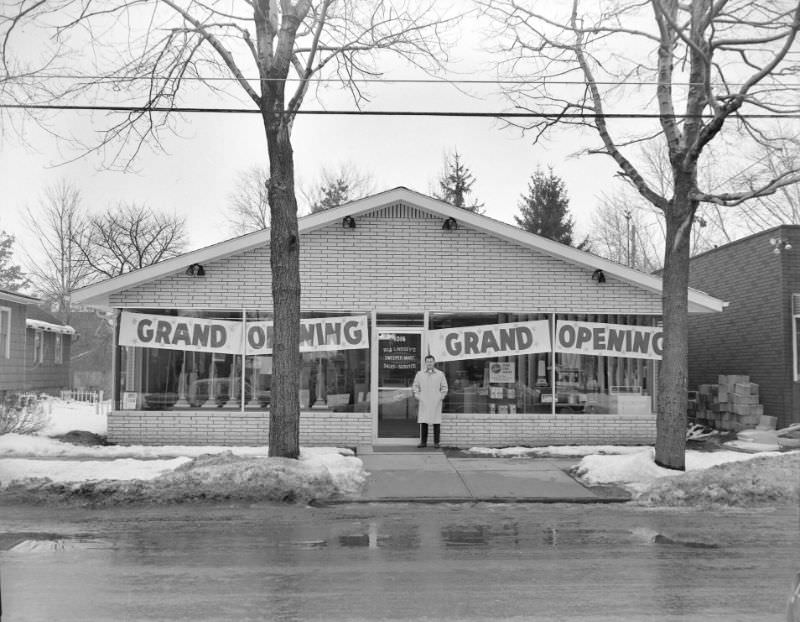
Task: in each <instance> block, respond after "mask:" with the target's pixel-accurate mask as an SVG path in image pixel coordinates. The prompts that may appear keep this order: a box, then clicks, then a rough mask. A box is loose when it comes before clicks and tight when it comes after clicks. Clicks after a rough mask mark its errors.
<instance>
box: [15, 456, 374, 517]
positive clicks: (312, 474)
mask: <svg viewBox="0 0 800 622" xmlns="http://www.w3.org/2000/svg"><path fill="white" fill-rule="evenodd" d="M77 449H87V448H80V447H79V448H77ZM88 449H92V448H88ZM95 449H109V448H102V447H101V448H95ZM128 449H130V448H128ZM191 449H193V450H196V449H198V448H191ZM250 449H254V448H250ZM258 450H259V452H260V454H259V455H235V454H234V453H233V452H232V451H230V450H226V451H223V452H218V453H214V454H205V455H200V456H197V457H194V458H191V457H189V456H180V457H175V458H172V459H169V460H163V459H152V458H148V459H135V458H117V459H106V460H75V459H53V458H50V459H43V460H35V459H30V458H4V459H0V494H2V496H3V498H6V499H11V500H21V501H50V500H78V501H82V502H85V501H88V502H92V503H123V502H125V503H126V502H131V501H142V502H170V503H174V502H183V501H189V500H193V499H208V500H226V499H245V500H253V501H255V500H277V501H295V500H305V501H308V500H330V499H334V498H341V497H346V496H350V495H355V494H357V493H358V492H359V491H360V490H361V489H362V488H363V486H364V484H365V482H366V473H365V472H364V467H363V463H362V461H361V460H359V459H358V458H356V457H354V456H353V455H352V451H351V450H349V449H337V448H333V447H310V448H302V449H301V453H300V458H299V460H291V459H288V458H268V457H266V455H265V454H266V452H265V450H264V448H258Z"/></svg>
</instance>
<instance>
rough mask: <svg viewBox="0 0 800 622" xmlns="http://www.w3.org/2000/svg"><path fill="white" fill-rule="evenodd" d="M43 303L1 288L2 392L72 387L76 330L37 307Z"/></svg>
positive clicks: (0, 344) (44, 391)
mask: <svg viewBox="0 0 800 622" xmlns="http://www.w3.org/2000/svg"><path fill="white" fill-rule="evenodd" d="M39 302H40V300H39V299H38V298H33V297H31V296H26V295H24V294H19V293H16V292H9V291H5V290H0V391H15V392H16V391H35V392H43V393H56V392H57V391H59V390H60V389H65V388H68V387H69V384H70V382H69V357H70V345H71V340H72V334H73V333H74V331H73V330H72V328H71V327H70V326H67V325H65V324H64V323H63V322H61V321H60V320H59V319H58V318H56V317H55V316H54V315H52V314H51V313H48V312H47V311H44V310H42V309H40V308H39V307H37V306H36V305H37V303H39Z"/></svg>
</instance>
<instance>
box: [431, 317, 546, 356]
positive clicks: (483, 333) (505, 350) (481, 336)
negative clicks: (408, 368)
mask: <svg viewBox="0 0 800 622" xmlns="http://www.w3.org/2000/svg"><path fill="white" fill-rule="evenodd" d="M428 350H429V351H430V353H431V354H432V355H433V356H434V357H435V358H436V360H437V361H460V360H464V359H478V358H489V357H494V356H519V355H521V354H535V353H536V352H550V324H549V322H548V321H547V320H535V321H533V322H511V323H508V324H487V325H484V326H465V327H462V328H443V329H439V330H430V331H428Z"/></svg>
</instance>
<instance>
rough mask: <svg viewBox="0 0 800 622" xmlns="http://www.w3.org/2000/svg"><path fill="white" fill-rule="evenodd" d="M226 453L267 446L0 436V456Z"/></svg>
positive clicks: (259, 451)
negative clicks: (113, 442)
mask: <svg viewBox="0 0 800 622" xmlns="http://www.w3.org/2000/svg"><path fill="white" fill-rule="evenodd" d="M226 451H230V452H233V453H234V454H235V455H237V456H262V457H266V456H267V447H266V446H259V447H227V446H219V445H73V444H72V443H64V442H62V441H59V440H56V439H54V438H43V437H41V436H31V435H27V434H4V435H2V436H0V456H16V457H23V456H25V457H39V458H64V457H69V458H95V459H103V458H107V459H110V458H141V459H148V458H174V457H178V456H188V457H192V458H193V457H197V456H202V455H204V454H221V453H224V452H226Z"/></svg>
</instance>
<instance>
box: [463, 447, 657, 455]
mask: <svg viewBox="0 0 800 622" xmlns="http://www.w3.org/2000/svg"><path fill="white" fill-rule="evenodd" d="M644 448H645V447H644V446H642V445H634V446H630V445H549V446H547V447H503V448H502V449H495V448H493V447H470V448H469V449H468V450H466V451H467V453H470V454H476V455H479V456H493V457H497V458H522V457H527V456H588V455H592V454H614V455H616V454H633V453H639V452H641V451H642V450H643V449H644Z"/></svg>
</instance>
